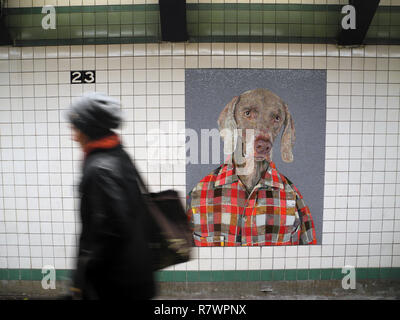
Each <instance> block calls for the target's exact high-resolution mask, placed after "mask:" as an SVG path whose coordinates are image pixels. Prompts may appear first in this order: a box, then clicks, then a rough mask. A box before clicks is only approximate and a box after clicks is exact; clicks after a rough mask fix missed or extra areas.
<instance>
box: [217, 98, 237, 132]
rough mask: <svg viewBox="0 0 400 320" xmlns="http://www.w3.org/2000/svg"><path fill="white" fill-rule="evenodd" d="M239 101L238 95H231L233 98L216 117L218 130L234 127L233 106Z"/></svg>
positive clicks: (232, 128)
mask: <svg viewBox="0 0 400 320" xmlns="http://www.w3.org/2000/svg"><path fill="white" fill-rule="evenodd" d="M238 101H239V96H236V97H233V99H232V100H231V101H230V102H229V103H228V104H227V105H226V106H225V108H224V110H222V112H221V114H220V115H219V117H218V127H219V130H220V131H222V130H223V129H230V130H235V129H236V121H235V114H234V113H235V110H234V109H235V106H236V104H237V103H238Z"/></svg>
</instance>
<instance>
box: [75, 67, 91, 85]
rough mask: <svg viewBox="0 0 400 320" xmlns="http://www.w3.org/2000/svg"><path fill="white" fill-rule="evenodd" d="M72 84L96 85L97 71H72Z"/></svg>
mask: <svg viewBox="0 0 400 320" xmlns="http://www.w3.org/2000/svg"><path fill="white" fill-rule="evenodd" d="M71 83H72V84H78V83H96V71H94V70H83V71H71Z"/></svg>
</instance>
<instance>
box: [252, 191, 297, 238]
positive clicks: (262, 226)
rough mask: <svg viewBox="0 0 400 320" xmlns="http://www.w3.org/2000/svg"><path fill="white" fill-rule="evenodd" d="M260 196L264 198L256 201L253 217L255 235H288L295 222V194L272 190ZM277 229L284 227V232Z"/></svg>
mask: <svg viewBox="0 0 400 320" xmlns="http://www.w3.org/2000/svg"><path fill="white" fill-rule="evenodd" d="M261 195H262V196H264V197H265V198H259V199H258V201H257V205H256V210H255V217H253V227H256V228H257V231H258V232H257V233H258V234H263V233H279V232H285V233H290V232H291V231H292V228H291V227H293V226H294V225H295V221H296V194H295V193H294V192H291V191H286V192H282V191H281V190H274V191H273V192H272V191H270V192H265V193H263V194H261ZM279 227H285V231H283V230H279Z"/></svg>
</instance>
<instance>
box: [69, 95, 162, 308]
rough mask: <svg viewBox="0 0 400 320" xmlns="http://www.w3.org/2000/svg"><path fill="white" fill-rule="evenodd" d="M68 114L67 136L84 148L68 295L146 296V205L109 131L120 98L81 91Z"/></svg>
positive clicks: (150, 285) (150, 291) (149, 288)
mask: <svg viewBox="0 0 400 320" xmlns="http://www.w3.org/2000/svg"><path fill="white" fill-rule="evenodd" d="M68 119H69V121H70V123H71V127H72V131H73V140H74V141H76V142H78V144H79V145H80V147H81V149H82V151H83V153H84V161H83V174H82V180H81V182H80V186H79V191H80V200H81V202H80V215H81V222H82V231H81V235H80V240H79V252H78V258H77V269H76V271H75V275H74V277H73V288H71V291H72V292H73V296H74V297H75V298H81V299H89V300H91V299H119V300H120V299H149V298H151V297H153V296H154V294H155V284H154V278H153V272H152V267H151V257H150V252H149V248H148V246H147V240H146V234H145V228H144V215H145V212H146V209H145V206H144V202H143V200H142V197H141V193H140V190H139V187H138V185H137V183H136V174H135V170H134V169H133V164H132V161H131V160H130V158H129V156H128V154H127V153H126V151H125V150H124V149H123V147H122V145H121V140H120V137H119V136H118V135H117V134H116V133H115V132H114V131H113V129H116V128H118V127H119V126H120V124H121V121H122V119H121V112H120V104H119V102H118V101H116V100H114V99H112V98H110V97H108V96H106V95H103V94H99V93H91V94H87V95H84V96H83V97H81V98H79V99H78V100H77V101H76V102H74V103H72V105H71V107H70V110H69V112H68Z"/></svg>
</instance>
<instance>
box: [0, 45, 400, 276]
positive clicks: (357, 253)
mask: <svg viewBox="0 0 400 320" xmlns="http://www.w3.org/2000/svg"><path fill="white" fill-rule="evenodd" d="M185 67H187V68H241V67H244V68H299V69H309V68H317V69H326V70H327V79H328V84H327V123H326V128H327V133H326V169H325V199H324V208H325V209H324V221H323V239H322V244H319V245H317V246H312V247H307V246H299V247H262V248H195V249H194V257H195V259H193V260H192V261H190V262H188V263H186V264H181V265H177V266H175V267H171V268H169V269H170V270H174V269H175V270H254V269H285V268H286V269H296V268H299V269H304V268H341V267H342V266H344V265H345V264H352V265H354V266H356V267H400V210H399V207H400V185H399V183H400V172H399V171H400V170H399V169H400V162H399V160H398V159H399V155H400V148H399V146H400V139H399V122H400V118H399V110H400V98H399V97H400V46H366V47H365V48H358V49H341V50H339V49H338V48H336V47H335V46H333V45H311V44H303V45H301V44H268V43H266V44H247V43H240V44H235V43H227V44H222V43H213V44H210V43H201V44H195V43H190V44H160V45H158V44H147V45H145V44H137V45H136V44H135V45H133V44H131V45H129V44H127V45H96V46H71V47H70V46H62V47H33V48H32V47H26V48H12V47H1V48H0V172H1V177H0V268H41V267H42V266H43V265H45V264H52V265H54V266H55V267H56V268H60V269H70V268H74V266H75V260H74V259H75V253H76V245H77V237H78V234H79V232H80V222H79V215H78V213H77V208H78V201H79V199H78V198H77V196H78V194H77V192H76V191H77V190H76V187H74V183H76V182H78V181H79V175H80V173H79V170H80V164H81V157H82V155H81V153H80V150H79V149H78V148H77V146H76V145H75V144H73V143H72V142H71V139H70V131H69V128H68V125H67V124H66V122H65V119H64V117H63V112H64V111H65V110H66V109H67V108H68V106H69V104H70V102H71V100H73V99H74V98H75V97H77V96H80V95H81V94H82V93H84V92H87V91H92V90H97V91H103V92H106V93H108V94H110V95H112V96H115V97H117V98H118V99H120V100H121V101H122V104H123V111H124V114H125V119H126V121H125V124H124V127H123V128H122V129H121V133H122V136H123V141H124V143H125V145H126V147H127V149H128V151H129V152H130V153H131V154H132V156H133V157H135V158H136V163H137V165H138V167H139V169H140V170H141V171H142V172H143V173H144V175H145V178H146V179H147V180H148V182H149V184H150V188H151V189H152V190H154V191H157V190H161V189H165V188H170V187H174V188H175V189H178V190H179V191H180V192H181V195H182V196H184V194H185V193H186V190H185V165H184V161H185V149H184V141H185V139H184V135H182V130H183V129H184V127H185V123H184V120H185V96H184V88H185V82H184V80H185V78H184V71H185ZM73 69H96V72H97V73H96V76H97V79H96V84H93V85H71V84H70V83H69V82H70V79H69V71H70V70H73ZM154 129H161V130H164V131H167V132H168V133H169V135H168V137H169V138H171V139H170V140H166V141H164V142H160V145H165V146H166V148H164V149H163V150H164V151H165V152H166V153H165V154H164V155H160V156H161V159H173V161H172V162H171V161H170V162H169V163H167V164H161V165H160V164H159V162H157V161H151V159H150V160H149V154H152V153H151V152H153V151H154V150H152V149H151V148H148V147H147V143H148V142H149V141H153V142H154V137H156V138H157V135H156V136H154V135H153V136H152V135H150V132H154V131H152V130H154ZM152 138H153V140H151V139H152ZM168 151H172V153H171V154H172V155H173V157H170V158H168Z"/></svg>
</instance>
